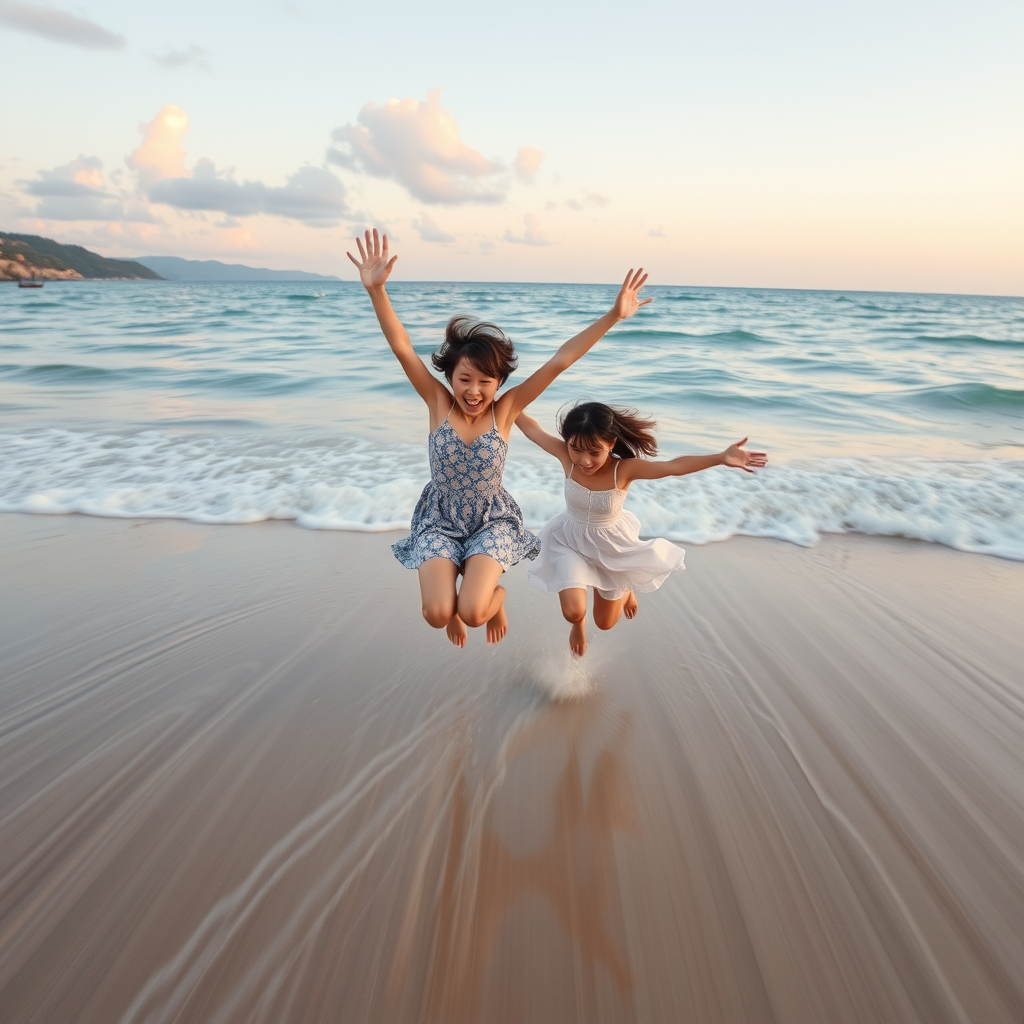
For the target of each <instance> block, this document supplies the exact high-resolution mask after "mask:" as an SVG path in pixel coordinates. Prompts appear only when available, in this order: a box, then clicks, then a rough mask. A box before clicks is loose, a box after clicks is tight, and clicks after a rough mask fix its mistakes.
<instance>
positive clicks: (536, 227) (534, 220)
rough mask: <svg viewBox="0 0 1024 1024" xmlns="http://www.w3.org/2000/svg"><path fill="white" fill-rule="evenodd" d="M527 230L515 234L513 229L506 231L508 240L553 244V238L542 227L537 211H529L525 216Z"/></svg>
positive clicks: (525, 243) (506, 239)
mask: <svg viewBox="0 0 1024 1024" xmlns="http://www.w3.org/2000/svg"><path fill="white" fill-rule="evenodd" d="M523 224H524V225H525V230H524V231H523V233H522V234H521V235H514V234H512V232H511V231H506V232H505V241H506V242H515V243H517V244H518V245H551V244H553V243H552V241H551V239H550V238H548V236H547V233H546V232H545V231H544V229H543V228H542V227H541V223H540V219H539V218H538V217H537V215H536V214H535V213H528V214H527V215H526V216H525V217H524V218H523Z"/></svg>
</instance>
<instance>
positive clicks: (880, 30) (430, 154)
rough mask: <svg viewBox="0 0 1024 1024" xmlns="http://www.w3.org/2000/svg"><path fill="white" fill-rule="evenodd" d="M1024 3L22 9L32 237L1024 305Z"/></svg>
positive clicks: (3, 52) (13, 12)
mask: <svg viewBox="0 0 1024 1024" xmlns="http://www.w3.org/2000/svg"><path fill="white" fill-rule="evenodd" d="M1022 52H1024V2H1021V0H971V2H966V0H964V2H957V3H951V2H946V0H929V2H923V0H922V2H918V0H887V2H884V3H883V2H876V0H862V2H860V3H858V4H851V3H838V2H833V0H813V2H811V0H807V2H796V0H778V2H774V3H764V2H755V0H719V2H715V3H710V2H704V3H691V2H688V0H673V2H670V3H669V2H665V3H662V2H651V3H642V2H640V3H634V4H633V5H631V6H627V5H624V4H621V3H606V2H603V0H591V2H590V3H588V4H585V5H584V4H579V3H569V2H566V0H547V2H536V0H517V2H515V3H489V4H482V3H480V2H479V0H476V2H473V3H470V2H461V0H457V2H456V0H434V2H432V3H430V4H425V3H423V2H422V0H417V2H406V0H391V2H389V3H386V4H384V3H377V4H374V3H372V2H364V3H360V4H355V3H348V2H314V0H295V2H286V3H279V2H268V0H246V2H241V0H206V2H204V3H199V2H195V0H176V2H175V3H174V4H155V3H140V2H138V0H134V2H129V0H81V2H74V3H72V2H66V0H54V2H53V3H52V4H50V3H47V4H43V3H39V2H36V0H0V66H2V67H3V69H4V81H5V85H6V88H5V103H4V105H3V110H2V112H0V229H2V230H6V231H20V232H29V233H34V234H41V235H46V236H47V237H51V238H56V239H58V240H59V241H63V242H75V243H78V244H81V245H85V246H86V247H88V248H90V249H93V250H95V251H97V252H100V253H102V254H104V255H108V256H141V255H173V256H183V257H186V258H190V259H220V260H225V261H227V262H241V263H247V264H250V265H253V266H266V267H274V268H278V269H299V270H309V271H314V272H318V273H325V274H337V275H340V276H343V277H352V278H354V268H352V267H351V265H350V264H349V263H348V261H347V259H346V257H345V250H346V249H351V248H352V241H351V239H352V237H353V235H354V233H355V232H357V231H359V230H362V229H363V228H365V227H366V226H368V225H379V226H380V227H382V228H384V229H386V230H387V231H388V232H389V233H390V235H391V238H392V240H393V251H395V252H397V253H398V254H399V262H398V265H397V267H396V271H395V274H396V276H397V277H402V278H405V279H406V280H460V281H473V280H484V281H487V280H490V281H501V280H507V281H615V280H619V279H621V278H622V277H623V275H624V273H625V270H626V269H627V268H629V267H631V266H636V265H639V264H642V265H643V266H644V267H646V268H647V269H648V270H649V271H650V273H651V281H652V283H655V282H656V283H662V284H678V285H720V286H748V287H782V288H841V289H866V290H875V289H877V290H888V291H929V292H954V293H981V294H996V295H1024V60H1021V58H1020V54H1021V53H1022Z"/></svg>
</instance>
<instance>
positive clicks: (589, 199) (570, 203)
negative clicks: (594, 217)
mask: <svg viewBox="0 0 1024 1024" xmlns="http://www.w3.org/2000/svg"><path fill="white" fill-rule="evenodd" d="M580 195H581V196H582V197H583V198H582V199H566V201H565V206H566V207H567V208H568V209H570V210H575V211H576V212H577V213H578V212H579V211H580V210H584V209H586V208H587V207H588V206H607V205H608V204H609V203H610V202H611V200H610V199H609V198H608V197H607V196H603V195H601V193H600V192H588V191H587V190H586V189H581V190H580Z"/></svg>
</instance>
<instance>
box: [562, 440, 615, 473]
mask: <svg viewBox="0 0 1024 1024" xmlns="http://www.w3.org/2000/svg"><path fill="white" fill-rule="evenodd" d="M567 444H568V447H569V458H570V459H571V460H572V464H573V465H574V466H575V467H576V469H578V470H579V471H580V472H581V473H583V474H585V475H586V476H593V475H594V474H595V473H599V472H600V471H601V470H602V469H604V468H605V466H607V465H608V461H609V459H610V458H611V454H612V449H613V448H614V447H615V442H614V441H602V440H601V439H600V438H599V437H594V438H586V439H585V440H584V439H582V438H578V437H574V438H571V439H570V440H569V441H568V442H567Z"/></svg>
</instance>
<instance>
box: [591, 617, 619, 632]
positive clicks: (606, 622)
mask: <svg viewBox="0 0 1024 1024" xmlns="http://www.w3.org/2000/svg"><path fill="white" fill-rule="evenodd" d="M618 621H619V617H618V615H595V616H594V625H595V626H597V628H598V629H611V628H612V626H614V625H615V623H616V622H618Z"/></svg>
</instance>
